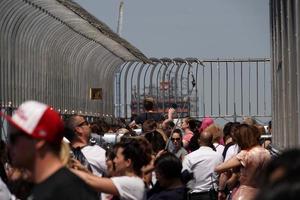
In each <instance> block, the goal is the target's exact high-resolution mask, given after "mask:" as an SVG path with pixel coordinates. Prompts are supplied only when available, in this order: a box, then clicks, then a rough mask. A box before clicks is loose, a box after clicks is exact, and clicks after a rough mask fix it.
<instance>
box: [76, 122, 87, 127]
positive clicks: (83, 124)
mask: <svg viewBox="0 0 300 200" xmlns="http://www.w3.org/2000/svg"><path fill="white" fill-rule="evenodd" d="M88 125H89V123H88V122H87V121H83V122H81V123H80V124H78V125H77V127H81V126H88Z"/></svg>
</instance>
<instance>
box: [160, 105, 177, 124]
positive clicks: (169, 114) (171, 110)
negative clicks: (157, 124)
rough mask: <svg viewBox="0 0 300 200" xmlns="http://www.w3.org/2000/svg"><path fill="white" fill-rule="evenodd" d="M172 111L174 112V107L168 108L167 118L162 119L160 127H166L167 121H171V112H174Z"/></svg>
mask: <svg viewBox="0 0 300 200" xmlns="http://www.w3.org/2000/svg"><path fill="white" fill-rule="evenodd" d="M174 113H175V109H174V108H169V110H168V118H167V119H165V120H164V121H163V123H162V127H163V128H166V126H167V123H168V122H169V121H172V120H173V114H174Z"/></svg>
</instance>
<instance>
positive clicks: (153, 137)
mask: <svg viewBox="0 0 300 200" xmlns="http://www.w3.org/2000/svg"><path fill="white" fill-rule="evenodd" d="M144 137H145V138H146V139H147V140H148V141H149V142H150V144H151V145H152V150H153V151H154V153H158V152H159V151H160V150H163V149H164V148H165V146H166V142H165V140H164V138H163V136H162V135H161V134H160V133H159V132H158V131H151V132H148V133H146V134H145V135H144Z"/></svg>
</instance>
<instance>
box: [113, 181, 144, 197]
mask: <svg viewBox="0 0 300 200" xmlns="http://www.w3.org/2000/svg"><path fill="white" fill-rule="evenodd" d="M111 180H112V182H113V184H114V185H115V187H116V188H117V190H118V192H119V194H120V197H121V199H143V198H144V195H145V184H144V181H143V180H142V179H141V178H139V177H129V176H119V177H112V178H111Z"/></svg>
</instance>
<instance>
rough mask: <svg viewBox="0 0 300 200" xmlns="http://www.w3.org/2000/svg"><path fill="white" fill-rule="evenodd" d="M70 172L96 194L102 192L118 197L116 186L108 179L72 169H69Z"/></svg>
mask: <svg viewBox="0 0 300 200" xmlns="http://www.w3.org/2000/svg"><path fill="white" fill-rule="evenodd" d="M71 171H72V172H73V173H75V174H76V175H77V176H79V177H80V178H81V179H82V180H83V181H84V182H86V183H87V184H88V185H89V186H90V187H92V188H93V189H94V190H95V191H97V192H104V193H107V194H112V195H116V196H119V195H120V194H119V192H118V190H117V188H116V186H115V185H114V184H113V182H112V180H111V179H109V178H101V177H98V176H95V175H93V174H89V173H86V172H83V171H78V170H74V169H71Z"/></svg>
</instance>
